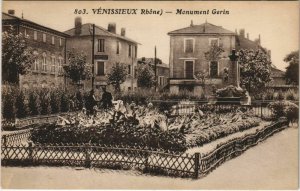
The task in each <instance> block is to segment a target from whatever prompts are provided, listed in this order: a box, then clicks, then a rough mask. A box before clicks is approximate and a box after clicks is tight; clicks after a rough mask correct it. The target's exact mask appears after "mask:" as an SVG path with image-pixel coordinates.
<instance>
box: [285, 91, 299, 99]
mask: <svg viewBox="0 0 300 191" xmlns="http://www.w3.org/2000/svg"><path fill="white" fill-rule="evenodd" d="M285 99H286V100H298V93H296V92H295V91H294V90H291V89H289V90H288V91H287V92H286V93H285Z"/></svg>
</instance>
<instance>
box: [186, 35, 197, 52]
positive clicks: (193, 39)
mask: <svg viewBox="0 0 300 191" xmlns="http://www.w3.org/2000/svg"><path fill="white" fill-rule="evenodd" d="M187 40H192V41H193V44H192V47H193V50H192V52H187V51H186V48H187V46H186V42H187ZM183 52H184V53H194V52H195V38H184V39H183Z"/></svg>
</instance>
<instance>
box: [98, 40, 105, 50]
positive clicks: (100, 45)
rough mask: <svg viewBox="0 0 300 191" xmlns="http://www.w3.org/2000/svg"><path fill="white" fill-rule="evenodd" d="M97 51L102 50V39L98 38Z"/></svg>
mask: <svg viewBox="0 0 300 191" xmlns="http://www.w3.org/2000/svg"><path fill="white" fill-rule="evenodd" d="M98 52H104V39H98Z"/></svg>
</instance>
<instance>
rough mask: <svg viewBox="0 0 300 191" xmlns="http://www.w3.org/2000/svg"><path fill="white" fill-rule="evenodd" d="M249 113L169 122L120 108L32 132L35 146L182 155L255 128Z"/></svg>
mask: <svg viewBox="0 0 300 191" xmlns="http://www.w3.org/2000/svg"><path fill="white" fill-rule="evenodd" d="M260 121H261V120H260V119H259V118H256V117H253V114H252V112H251V110H243V111H237V112H235V113H225V114H219V115H216V114H213V113H209V112H208V113H206V114H203V112H202V111H199V112H198V113H195V114H194V115H190V116H179V117H176V118H171V119H168V118H167V116H166V115H164V114H161V113H159V112H158V111H157V110H156V109H153V108H152V106H151V105H150V106H149V107H141V106H138V107H137V106H135V105H128V106H127V107H125V106H123V105H122V104H120V105H119V106H118V107H116V109H114V110H111V111H109V112H104V111H98V112H97V115H95V116H87V115H85V114H84V113H79V114H76V115H70V116H68V117H64V118H63V117H60V118H59V120H58V121H57V122H56V123H52V124H47V125H44V126H42V127H40V128H36V129H34V130H33V132H32V135H31V140H32V141H33V142H34V143H41V144H48V143H51V144H53V143H96V144H100V145H104V144H106V145H126V146H140V147H149V148H153V149H162V150H166V151H177V152H184V151H185V150H186V149H187V148H189V147H194V146H201V145H203V144H204V143H208V142H210V141H213V140H215V139H218V138H221V137H224V136H227V135H229V134H232V133H235V132H238V131H243V130H245V129H249V128H252V127H255V126H258V125H259V123H260Z"/></svg>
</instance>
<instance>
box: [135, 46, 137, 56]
mask: <svg viewBox="0 0 300 191" xmlns="http://www.w3.org/2000/svg"><path fill="white" fill-rule="evenodd" d="M134 50H135V51H134V53H135V55H134V56H135V58H136V57H137V46H134Z"/></svg>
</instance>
